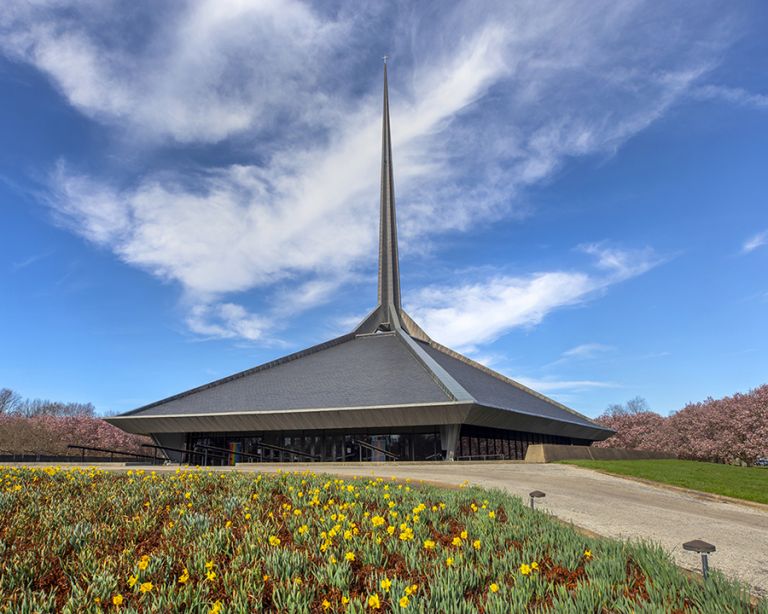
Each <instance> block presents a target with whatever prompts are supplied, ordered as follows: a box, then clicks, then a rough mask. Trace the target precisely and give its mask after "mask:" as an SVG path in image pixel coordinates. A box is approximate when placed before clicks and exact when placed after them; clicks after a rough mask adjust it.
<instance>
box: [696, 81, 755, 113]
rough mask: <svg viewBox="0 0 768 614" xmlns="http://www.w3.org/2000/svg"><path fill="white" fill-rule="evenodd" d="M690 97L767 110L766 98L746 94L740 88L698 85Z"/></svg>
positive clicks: (750, 93)
mask: <svg viewBox="0 0 768 614" xmlns="http://www.w3.org/2000/svg"><path fill="white" fill-rule="evenodd" d="M691 96H692V97H693V98H697V99H699V100H721V101H723V102H728V103H731V104H736V105H740V106H745V107H753V108H756V109H768V96H766V95H765V94H755V93H752V92H748V91H747V90H745V89H742V88H740V87H726V86H723V85H700V86H698V87H695V88H693V89H692V90H691Z"/></svg>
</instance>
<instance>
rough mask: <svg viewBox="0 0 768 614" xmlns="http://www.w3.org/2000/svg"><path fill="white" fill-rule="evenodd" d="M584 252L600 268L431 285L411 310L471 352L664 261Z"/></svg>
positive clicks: (440, 336) (428, 327)
mask: <svg viewBox="0 0 768 614" xmlns="http://www.w3.org/2000/svg"><path fill="white" fill-rule="evenodd" d="M584 251H586V252H587V253H589V254H590V255H592V256H594V257H595V258H596V260H597V264H596V267H595V268H594V269H591V270H590V269H586V270H582V271H573V270H572V271H548V272H540V273H533V274H530V275H527V276H511V275H496V276H492V277H489V278H486V279H483V280H481V281H471V282H468V283H465V284H460V285H456V286H436V285H433V286H428V287H426V288H423V289H422V290H420V291H419V292H417V293H416V294H415V296H413V297H411V298H410V299H409V300H408V301H407V303H406V308H407V309H408V311H409V313H411V315H412V316H413V317H414V318H415V319H416V320H418V321H419V323H420V324H421V325H422V327H423V328H424V330H425V331H426V332H427V333H428V334H430V335H431V336H433V337H434V338H435V339H436V340H438V341H440V342H441V343H443V344H445V345H449V346H451V347H457V348H462V349H465V350H471V349H472V348H473V347H474V346H476V345H479V344H483V343H488V342H491V341H494V340H495V339H497V338H498V337H500V336H501V335H503V334H505V333H506V332H508V331H510V330H512V329H513V328H519V327H530V326H534V325H536V324H538V323H539V322H541V321H542V320H543V319H544V318H545V317H546V316H547V315H548V314H549V313H551V312H552V311H554V310H557V309H560V308H562V307H566V306H570V305H576V304H579V303H583V302H585V301H587V300H589V299H591V298H593V297H595V296H596V295H597V294H598V293H599V292H601V291H603V290H605V289H607V288H608V287H609V286H611V285H613V284H615V283H618V282H621V281H625V280H627V279H629V278H631V277H634V276H636V275H640V274H641V273H644V272H646V271H648V270H650V269H651V268H653V267H654V266H656V265H657V264H658V263H659V262H661V261H662V260H661V258H659V257H658V256H657V255H656V254H655V253H654V252H653V251H652V250H650V249H647V248H646V249H642V250H620V249H618V248H600V247H598V246H597V245H593V246H590V247H589V249H588V250H584Z"/></svg>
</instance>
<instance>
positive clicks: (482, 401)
mask: <svg viewBox="0 0 768 614" xmlns="http://www.w3.org/2000/svg"><path fill="white" fill-rule="evenodd" d="M419 345H420V346H421V347H422V348H424V350H425V351H426V352H427V353H428V354H429V355H430V356H431V357H432V358H433V359H434V360H435V361H436V362H437V363H438V364H439V365H440V366H441V367H442V368H443V369H445V370H446V371H447V372H448V373H449V374H450V375H451V377H453V378H454V379H455V380H456V381H457V382H458V383H459V384H461V386H462V387H463V388H464V389H465V390H466V391H467V392H469V394H470V395H472V397H473V398H474V399H475V401H476V402H477V403H478V404H479V405H485V406H487V407H497V408H500V409H507V410H510V411H516V412H521V413H525V414H531V415H536V416H542V417H546V418H552V419H554V420H559V421H564V422H574V423H577V424H581V425H584V426H589V427H595V426H596V425H595V423H594V422H592V421H591V420H590V419H589V418H586V417H585V416H582V415H581V414H579V413H577V412H575V411H573V410H571V409H568V408H566V407H565V406H563V405H561V404H560V403H557V402H556V401H553V400H552V399H548V398H547V397H545V396H543V395H540V394H538V393H535V392H533V391H529V390H528V389H526V388H525V387H523V386H522V385H520V384H518V383H517V382H513V381H512V380H509V379H508V378H505V377H504V376H503V375H501V374H498V373H495V372H493V371H491V370H490V369H488V368H486V367H482V366H481V365H474V364H472V361H470V360H469V359H467V358H466V357H464V356H460V355H458V354H456V353H453V352H452V354H454V355H451V354H449V353H448V351H443V350H441V349H439V347H437V344H436V343H434V342H432V344H428V343H422V342H419Z"/></svg>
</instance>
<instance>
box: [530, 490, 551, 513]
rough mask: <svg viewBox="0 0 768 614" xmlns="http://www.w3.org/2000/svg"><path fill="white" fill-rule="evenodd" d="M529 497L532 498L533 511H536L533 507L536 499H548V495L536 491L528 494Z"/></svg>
mask: <svg viewBox="0 0 768 614" xmlns="http://www.w3.org/2000/svg"><path fill="white" fill-rule="evenodd" d="M528 496H529V497H530V498H531V509H534V507H533V501H534V499H541V498H542V497H546V496H547V495H545V494H544V493H543V492H541V491H540V490H534V491H533V492H531V493H528Z"/></svg>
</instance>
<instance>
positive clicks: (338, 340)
mask: <svg viewBox="0 0 768 614" xmlns="http://www.w3.org/2000/svg"><path fill="white" fill-rule="evenodd" d="M354 338H355V333H347V334H345V335H342V336H341V337H335V338H334V339H329V340H328V341H323V342H322V343H318V344H317V345H313V346H311V347H308V348H305V349H303V350H299V351H298V352H294V353H293V354H287V355H285V356H281V357H280V358H275V359H274V360H270V361H269V362H265V363H262V364H260V365H257V366H255V367H251V368H250V369H246V370H245V371H239V372H237V373H233V374H232V375H228V376H226V377H222V378H221V379H217V380H213V381H212V382H208V383H207V384H203V385H202V386H197V387H196V388H192V389H190V390H185V391H184V392H179V393H178V394H174V395H171V396H169V397H166V398H164V399H160V400H159V401H155V402H154V403H149V404H147V405H142V406H141V407H137V408H136V409H132V410H130V411H127V412H125V413H122V414H119V416H133V415H135V414H138V413H139V412H142V411H144V410H146V409H151V408H152V407H157V406H158V405H162V404H164V403H169V402H170V401H176V400H178V399H183V398H184V397H187V396H189V395H191V394H195V393H197V392H202V391H203V390H208V389H209V388H214V387H216V386H220V385H222V384H226V383H227V382H231V381H233V380H236V379H240V378H241V377H247V376H248V375H253V374H254V373H258V372H259V371H265V370H266V369H271V368H272V367H277V366H279V365H282V364H285V363H287V362H291V361H294V360H298V359H299V358H303V357H304V356H308V355H310V354H315V353H317V352H320V351H322V350H327V349H329V348H332V347H334V346H337V345H341V344H342V343H345V342H347V341H352V340H353V339H354ZM115 417H117V416H115Z"/></svg>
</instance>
